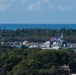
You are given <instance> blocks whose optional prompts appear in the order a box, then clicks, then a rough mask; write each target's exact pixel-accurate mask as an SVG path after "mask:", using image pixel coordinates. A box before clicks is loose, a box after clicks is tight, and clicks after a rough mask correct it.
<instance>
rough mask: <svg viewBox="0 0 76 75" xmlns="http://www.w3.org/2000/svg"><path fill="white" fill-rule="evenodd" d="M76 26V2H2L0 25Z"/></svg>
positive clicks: (41, 0) (34, 0)
mask: <svg viewBox="0 0 76 75" xmlns="http://www.w3.org/2000/svg"><path fill="white" fill-rule="evenodd" d="M4 23H5V24H6V23H7V24H8V23H9V24H10V23H12V24H76V0H0V24H4Z"/></svg>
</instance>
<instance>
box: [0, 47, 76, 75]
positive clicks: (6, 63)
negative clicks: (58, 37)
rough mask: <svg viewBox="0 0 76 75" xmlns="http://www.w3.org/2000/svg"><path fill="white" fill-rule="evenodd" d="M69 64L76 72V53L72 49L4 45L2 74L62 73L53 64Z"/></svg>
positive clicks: (73, 71) (1, 64)
mask: <svg viewBox="0 0 76 75" xmlns="http://www.w3.org/2000/svg"><path fill="white" fill-rule="evenodd" d="M53 65H54V66H63V65H66V66H69V67H70V69H71V72H72V73H76V53H75V51H73V50H71V49H61V50H47V49H46V50H42V49H39V48H26V47H25V48H24V47H22V48H14V47H10V46H2V54H1V55H0V75H56V74H57V75H61V74H59V72H58V71H57V70H55V69H54V70H52V66H53Z"/></svg>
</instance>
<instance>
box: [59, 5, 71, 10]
mask: <svg viewBox="0 0 76 75" xmlns="http://www.w3.org/2000/svg"><path fill="white" fill-rule="evenodd" d="M71 9H72V7H71V6H65V5H60V6H58V10H60V11H68V10H71Z"/></svg>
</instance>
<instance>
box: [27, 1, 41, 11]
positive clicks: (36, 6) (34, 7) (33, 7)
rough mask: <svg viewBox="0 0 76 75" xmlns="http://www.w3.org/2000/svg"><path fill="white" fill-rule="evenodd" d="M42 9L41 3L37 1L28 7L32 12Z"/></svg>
mask: <svg viewBox="0 0 76 75" xmlns="http://www.w3.org/2000/svg"><path fill="white" fill-rule="evenodd" d="M40 9H41V1H40V0H39V1H37V2H34V3H31V4H29V6H28V7H27V10H29V11H31V10H40Z"/></svg>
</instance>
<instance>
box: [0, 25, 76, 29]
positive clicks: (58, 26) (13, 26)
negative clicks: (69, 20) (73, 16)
mask: <svg viewBox="0 0 76 75" xmlns="http://www.w3.org/2000/svg"><path fill="white" fill-rule="evenodd" d="M0 28H1V29H4V28H5V29H10V30H11V29H12V30H16V29H22V28H52V29H61V28H68V29H76V24H0Z"/></svg>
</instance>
